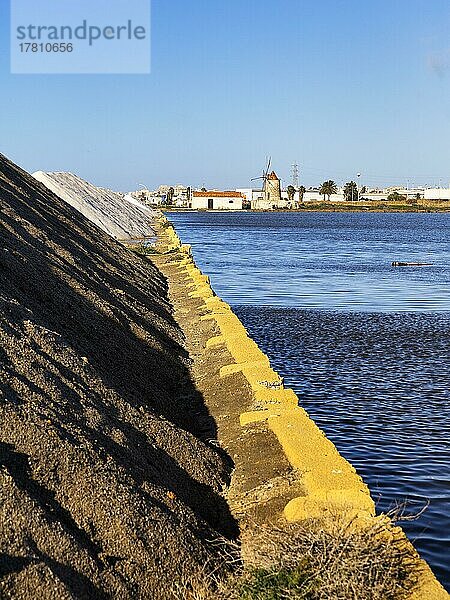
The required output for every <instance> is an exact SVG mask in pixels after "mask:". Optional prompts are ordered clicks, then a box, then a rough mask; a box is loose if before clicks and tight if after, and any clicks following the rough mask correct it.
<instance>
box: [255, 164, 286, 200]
mask: <svg viewBox="0 0 450 600" xmlns="http://www.w3.org/2000/svg"><path fill="white" fill-rule="evenodd" d="M271 162H272V161H271V159H270V158H269V160H268V162H267V167H266V168H265V170H263V174H262V177H255V178H254V179H252V181H256V180H258V179H262V182H263V184H262V200H258V201H257V202H255V208H259V209H268V208H269V209H270V208H273V207H274V206H280V205H281V181H280V179H279V178H278V176H277V174H276V173H275V171H272V172H271V173H269V171H270V165H271Z"/></svg>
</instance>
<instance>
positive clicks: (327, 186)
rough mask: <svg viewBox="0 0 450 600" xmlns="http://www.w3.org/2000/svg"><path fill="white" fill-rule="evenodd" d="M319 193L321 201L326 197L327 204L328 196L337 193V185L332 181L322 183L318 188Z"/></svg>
mask: <svg viewBox="0 0 450 600" xmlns="http://www.w3.org/2000/svg"><path fill="white" fill-rule="evenodd" d="M319 193H320V194H322V196H323V199H324V200H325V196H328V202H329V201H330V196H331V195H333V194H336V193H337V185H336V182H335V181H333V180H332V179H329V180H328V181H324V182H323V183H322V185H321V186H320V190H319Z"/></svg>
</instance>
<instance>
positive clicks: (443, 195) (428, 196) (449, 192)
mask: <svg viewBox="0 0 450 600" xmlns="http://www.w3.org/2000/svg"><path fill="white" fill-rule="evenodd" d="M424 198H425V200H450V188H428V189H426V190H425V191H424Z"/></svg>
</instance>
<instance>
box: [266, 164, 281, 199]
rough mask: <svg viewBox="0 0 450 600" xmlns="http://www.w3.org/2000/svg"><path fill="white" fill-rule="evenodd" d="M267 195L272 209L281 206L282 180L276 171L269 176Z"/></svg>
mask: <svg viewBox="0 0 450 600" xmlns="http://www.w3.org/2000/svg"><path fill="white" fill-rule="evenodd" d="M265 195H266V197H267V202H268V203H269V207H270V208H272V207H273V206H276V207H278V206H280V205H281V180H280V179H279V178H278V175H277V174H276V173H275V171H272V173H270V175H268V176H267V179H266V191H265Z"/></svg>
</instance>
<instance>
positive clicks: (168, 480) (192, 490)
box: [0, 155, 236, 599]
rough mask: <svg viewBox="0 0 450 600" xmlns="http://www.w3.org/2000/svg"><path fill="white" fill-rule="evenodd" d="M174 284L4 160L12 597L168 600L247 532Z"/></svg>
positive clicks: (0, 432) (8, 574) (5, 427)
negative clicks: (188, 347) (220, 546)
mask: <svg viewBox="0 0 450 600" xmlns="http://www.w3.org/2000/svg"><path fill="white" fill-rule="evenodd" d="M214 437H215V426H214V422H213V421H212V419H211V418H210V416H209V414H208V412H207V410H206V409H205V406H204V403H203V399H202V397H201V395H200V394H199V392H197V391H196V389H195V386H194V384H193V382H192V380H191V376H190V373H189V357H188V356H187V353H186V351H185V349H184V346H183V336H182V332H181V330H180V328H179V326H178V325H177V323H176V322H175V321H174V319H173V316H172V311H171V306H170V304H169V302H168V300H167V285H166V282H165V280H164V278H163V277H162V275H161V274H160V272H159V271H158V270H157V269H156V268H155V267H154V266H153V265H152V264H150V263H149V262H147V261H144V260H142V259H141V258H140V257H138V256H135V255H133V254H132V253H131V252H129V251H127V250H126V249H124V248H123V247H122V246H121V245H120V244H119V243H116V242H115V241H114V240H112V239H111V238H109V237H108V236H107V235H105V234H104V233H103V232H101V231H100V230H99V229H98V228H97V227H95V226H94V225H92V224H91V223H90V222H89V221H88V220H87V219H85V218H84V217H83V216H82V215H81V214H79V213H78V212H77V211H75V210H74V209H72V208H71V207H70V206H68V205H67V204H65V203H64V202H63V201H61V200H60V199H59V198H58V197H57V196H55V195H54V194H52V193H51V192H50V191H49V190H47V189H46V188H45V187H44V186H43V185H41V184H39V183H38V182H37V181H35V180H34V179H33V178H32V177H31V176H30V175H28V174H27V173H25V172H24V171H23V170H21V169H20V168H18V167H16V166H15V165H14V164H13V163H11V162H10V161H8V160H7V159H6V158H5V157H3V156H1V155H0V596H1V597H2V598H24V599H25V598H59V599H63V598H103V597H113V598H131V597H132V598H155V599H157V598H170V597H171V596H172V594H171V592H170V590H171V586H172V583H173V582H174V581H175V580H177V579H180V578H181V577H183V576H188V574H189V572H190V571H191V570H195V569H196V567H197V566H198V565H204V564H205V563H206V562H207V561H212V563H214V561H216V560H217V559H218V556H217V549H216V548H214V547H211V544H210V540H213V539H215V538H217V537H218V536H219V535H220V534H222V535H225V536H227V537H233V536H235V535H236V525H235V521H234V520H233V518H232V516H231V515H230V512H229V510H228V506H227V504H226V503H225V501H224V499H223V496H222V491H223V488H224V487H226V485H227V484H228V482H229V474H230V468H231V465H230V462H229V460H228V459H227V457H226V456H223V455H222V454H220V453H219V452H218V450H217V449H216V448H215V447H214V446H213V445H211V444H209V443H208V442H206V441H205V442H203V441H202V439H205V440H206V439H213V438H214Z"/></svg>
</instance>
